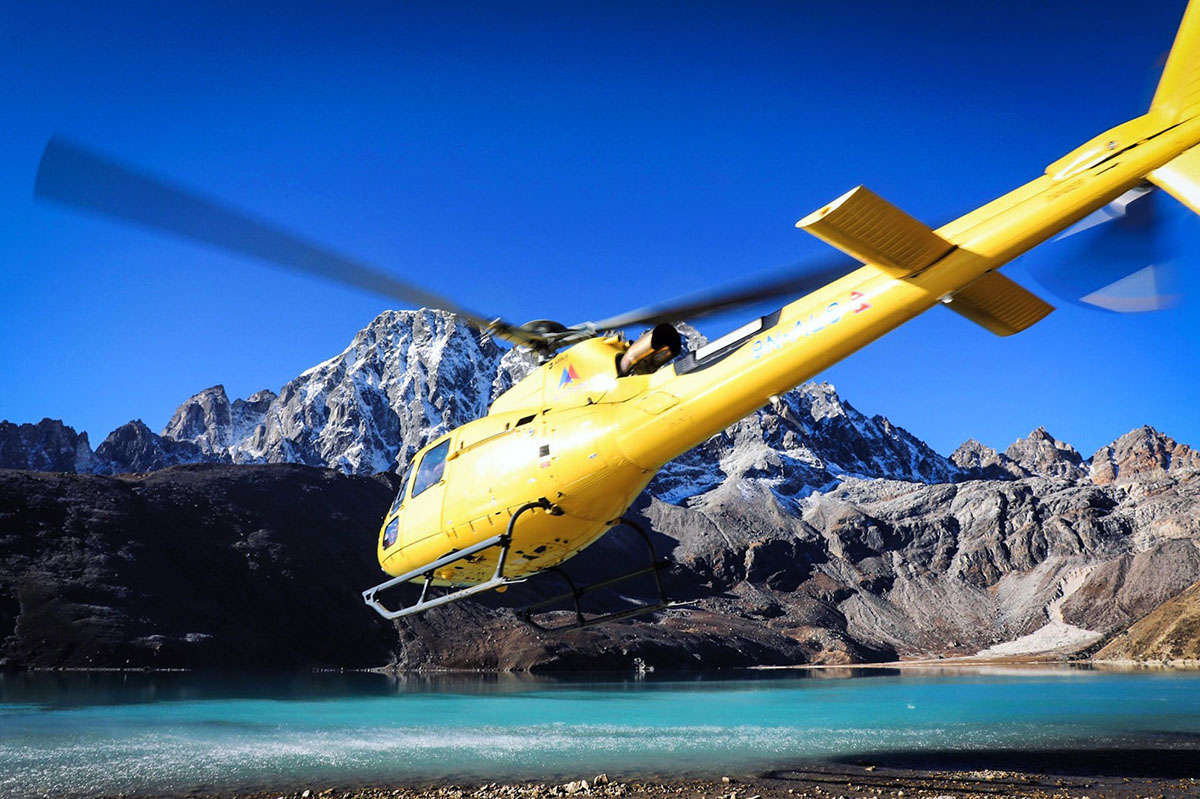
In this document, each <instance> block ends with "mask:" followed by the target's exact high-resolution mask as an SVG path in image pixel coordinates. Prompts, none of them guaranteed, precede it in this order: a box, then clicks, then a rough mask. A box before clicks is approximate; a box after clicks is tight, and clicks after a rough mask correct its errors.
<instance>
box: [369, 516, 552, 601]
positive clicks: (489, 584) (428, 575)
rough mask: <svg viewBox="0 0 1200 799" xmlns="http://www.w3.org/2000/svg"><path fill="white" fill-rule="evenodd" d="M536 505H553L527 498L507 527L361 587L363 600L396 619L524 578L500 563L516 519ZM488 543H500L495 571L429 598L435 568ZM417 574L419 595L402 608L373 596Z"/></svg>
mask: <svg viewBox="0 0 1200 799" xmlns="http://www.w3.org/2000/svg"><path fill="white" fill-rule="evenodd" d="M538 508H540V509H542V510H544V511H547V512H552V510H553V506H551V504H550V502H549V501H548V500H546V499H545V498H544V497H543V498H542V499H539V500H538V501H536V502H527V503H525V504H524V505H522V506H521V507H519V508H517V510H516V512H515V513H514V514H513V515H512V517H511V518H510V519H509V520H508V528H507V529H506V530H505V531H504V532H503V533H502V534H500V535H494V536H492V537H491V538H485V539H484V540H482V541H480V542H479V543H477V544H472V545H471V546H469V547H467V548H466V549H460V550H457V551H455V552H451V553H450V554H448V555H443V556H442V557H440V558H438V559H437V560H435V561H433V562H432V563H427V564H425V565H424V566H421V567H420V568H417V569H413V570H412V571H410V572H408V573H406V574H401V575H400V576H399V577H393V578H392V579H390V580H387V581H385V582H382V583H380V584H379V585H377V586H374V587H373V588H368V589H367V590H366V591H363V594H362V596H363V602H365V603H366V604H368V605H370V606H371V607H372V608H374V609H375V611H376V612H377V613H378V614H379V615H380V616H383V617H384V618H385V619H389V620H390V619H399V618H403V617H404V616H411V615H413V614H414V613H422V612H424V611H426V610H429V609H430V608H436V607H438V606H439V605H446V604H448V603H450V602H457V601H459V600H460V599H466V598H467V597H469V596H473V595H475V594H478V593H481V592H483V591H490V590H491V589H493V588H500V587H501V586H505V585H513V584H514V583H523V582H525V580H526V578H524V577H516V578H514V577H505V576H504V565H505V563H507V562H508V550H509V547H510V546H512V533H513V527H515V526H516V523H517V519H518V518H519V517H520V516H521V514H523V513H524V512H525V511H529V510H535V509H538ZM492 547H500V554H499V555H497V557H496V571H495V573H494V574H493V575H492V578H491V579H490V580H487V581H485V582H482V583H477V584H476V585H472V586H468V587H466V588H460V589H458V590H457V591H450V592H449V593H447V594H444V595H443V596H439V597H434V598H433V599H430V598H429V587H430V585H432V584H433V578H434V573H435V572H437V570H438V569H440V568H442V567H443V566H448V565H450V564H451V563H457V562H458V561H460V560H466V559H467V558H470V557H471V556H472V555H474V554H476V553H477V552H482V551H483V550H485V549H491V548H492ZM418 577H424V578H425V583H424V585H422V586H421V596H420V598H419V599H417V601H416V602H414V603H413V604H412V605H410V606H408V607H406V608H400V609H398V610H389V609H388V608H387V606H385V605H384V604H383V603H382V602H380V601H379V599H378V598H377V597H376V594H378V593H379V592H380V591H386V590H388V589H389V588H394V587H395V586H397V585H401V584H402V583H407V582H409V581H411V580H415V579H417V578H418Z"/></svg>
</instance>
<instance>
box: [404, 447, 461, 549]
mask: <svg viewBox="0 0 1200 799" xmlns="http://www.w3.org/2000/svg"><path fill="white" fill-rule="evenodd" d="M449 454H450V437H449V436H447V437H446V438H444V439H442V440H441V441H439V442H437V443H436V444H434V445H433V446H432V447H430V448H429V449H427V450H425V452H424V453H422V454H421V455H420V456H418V457H417V458H416V459H415V463H416V472H414V474H413V476H412V480H411V483H412V485H411V486H409V487H408V492H409V495H408V498H407V499H405V501H404V513H403V519H404V523H403V527H402V529H401V538H402V541H403V542H404V546H409V545H411V544H415V543H417V542H418V541H422V540H424V539H426V538H428V537H429V536H431V535H436V534H438V533H440V532H441V531H442V503H443V502H444V501H445V498H446V470H447V469H448V468H449V464H448V463H447V456H448V455H449Z"/></svg>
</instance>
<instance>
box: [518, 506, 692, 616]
mask: <svg viewBox="0 0 1200 799" xmlns="http://www.w3.org/2000/svg"><path fill="white" fill-rule="evenodd" d="M620 522H621V524H624V525H626V526H628V527H632V528H633V529H634V531H636V532H637V534H638V535H639V536H641V538H642V541H643V542H645V544H646V549H647V550H649V552H650V565H649V566H646V567H644V568H641V569H635V570H633V571H631V572H626V573H625V574H621V575H618V576H616V577H612V578H609V579H607V580H601V581H600V582H598V583H591V584H590V585H585V586H582V587H580V586H577V585H576V584H575V581H574V580H572V579H571V576H570V575H569V574H567V573H566V572H565V571H563V570H562V569H561V568H559V567H558V566H555V567H554V568H553V569H549V570H548V571H552V572H554V573H555V574H557V575H558V576H559V577H562V578H563V580H565V581H566V583H567V585H568V586H570V589H571V590H569V591H567V592H566V593H565V594H559V595H558V596H554V597H550V598H549V599H543V600H541V601H539V602H534V603H533V604H532V605H529V606H528V607H526V608H524V609H523V610H522V611H521V612H520V613H519V614H518V615H519V616H520V618H521V620H522V621H524V622H526V623H528V624H530V625H532V626H534V627H536V628H537V629H539V630H541V631H543V632H549V633H555V632H562V631H564V630H582V629H583V628H584V627H593V626H595V625H597V624H605V623H607V622H612V621H620V620H621V619H628V618H631V617H633V616H640V615H642V614H643V613H653V612H654V611H656V610H663V609H665V608H669V607H673V606H675V605H676V604H678V603H673V602H671V600H670V599H668V598H667V591H666V588H665V587H664V586H663V580H662V572H663V570H664V569H669V568H670V567H671V565H672V564H671V561H669V560H659V559H658V554H657V553H655V551H654V544H653V543H652V542H651V541H650V536H649V534H647V533H646V530H645V529H644V528H643V527H642V526H641V525H640V524H638V523H637V522H635V521H633V520H632V519H629V518H626V517H624V516H622V517H621V519H620ZM644 574H653V575H654V584H655V587H656V588H657V589H658V601H657V602H649V603H646V604H644V605H637V606H635V607H632V608H626V609H625V610H618V611H614V612H612V613H604V614H602V615H599V616H593V617H592V618H587V617H586V616H584V615H583V607H582V606H581V605H580V604H579V599H580V597H582V596H584V595H585V594H588V593H590V592H592V591H597V590H599V589H601V588H608V587H609V586H613V585H617V584H619V583H623V582H626V581H627V580H632V579H634V578H635V577H641V576H642V575H644ZM564 599H570V600H571V602H572V604H573V605H574V606H575V622H574V623H573V624H563V625H559V626H557V627H547V626H545V625H543V624H541V623H540V622H538V621H536V620H535V619H534V618H533V615H534V612H535V611H536V610H538V609H539V608H544V607H546V606H548V605H553V604H555V603H558V602H561V601H563V600H564Z"/></svg>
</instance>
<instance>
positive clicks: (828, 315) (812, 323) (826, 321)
mask: <svg viewBox="0 0 1200 799" xmlns="http://www.w3.org/2000/svg"><path fill="white" fill-rule="evenodd" d="M870 307H871V305H870V303H868V302H867V299H866V296H865V295H864V294H863V293H862V292H861V291H852V292H850V301H849V302H848V303H846V304H844V305H843V304H841V303H839V302H837V301H836V300H835V301H834V302H831V303H829V305H827V306H825V309H824V310H823V311H820V312H818V313H811V314H809V315H808V318H807V319H805V318H800V319H797V320H796V323H795V324H793V325H792V326H791V327H789V328H785V329H782V330H780V329H778V328H776V329H775V332H773V333H767V334H766V335H763V336H759V337H758V338H756V339H754V341H753V342H752V343H751V344H750V351H751V352H753V353H754V360H756V361H757V360H758V359H759V358H761V357H763V356H764V355H768V354H770V353H771V352H774V351H775V350H777V349H780V348H781V347H783V345H785V344H791V343H792V342H793V341H798V340H800V339H801V338H804V337H805V336H811V335H812V334H813V333H816V332H817V331H819V330H824V329H825V328H827V327H830V326H832V325H836V324H837V323H838V322H840V321H842V318H843V317H845V316H846V314H847V313H849V314H859V313H862V312H863V311H865V310H867V309H868V308H870Z"/></svg>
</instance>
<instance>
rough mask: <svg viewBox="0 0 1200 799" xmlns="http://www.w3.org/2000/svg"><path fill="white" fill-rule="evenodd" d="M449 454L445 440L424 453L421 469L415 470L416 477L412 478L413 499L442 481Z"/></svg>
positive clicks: (447, 443)
mask: <svg viewBox="0 0 1200 799" xmlns="http://www.w3.org/2000/svg"><path fill="white" fill-rule="evenodd" d="M449 452H450V439H448V438H447V439H446V440H445V441H443V442H442V443H440V444H438V445H437V446H436V447H434V448H433V449H431V450H429V452H426V453H425V457H424V458H422V459H421V467H420V468H419V469H417V476H416V477H414V478H413V487H412V495H413V497H416V496H417V495H418V494H420V493H421V492H422V491H424V490H425V489H427V488H429V487H430V486H432V485H434V484H435V483H437V482H439V481H440V480H441V479H442V472H443V471H444V470H445V468H446V455H447V454H449Z"/></svg>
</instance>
